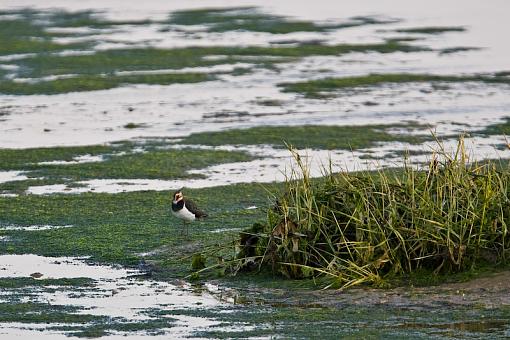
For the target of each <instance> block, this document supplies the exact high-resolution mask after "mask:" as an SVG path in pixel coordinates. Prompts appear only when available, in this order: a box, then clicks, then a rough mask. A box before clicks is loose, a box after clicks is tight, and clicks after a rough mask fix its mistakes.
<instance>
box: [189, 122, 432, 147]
mask: <svg viewBox="0 0 510 340" xmlns="http://www.w3.org/2000/svg"><path fill="white" fill-rule="evenodd" d="M393 127H409V126H408V125H397V126H395V125H392V126H384V125H365V126H318V125H305V126H260V127H253V128H248V129H233V130H226V131H221V132H203V133H195V134H192V135H190V136H188V137H186V138H184V140H183V141H182V143H184V144H204V145H224V144H233V145H238V144H240V145H243V144H244V145H257V144H259V145H264V144H270V145H273V146H274V147H277V148H284V147H285V143H288V144H290V145H293V146H294V147H296V148H314V149H323V150H335V149H344V150H357V149H362V148H368V147H371V146H374V145H375V144H376V143H379V142H396V141H399V142H408V143H421V142H423V141H426V140H428V139H429V137H424V136H410V135H393V134H390V133H388V132H386V131H385V129H388V128H393ZM415 127H418V126H415Z"/></svg>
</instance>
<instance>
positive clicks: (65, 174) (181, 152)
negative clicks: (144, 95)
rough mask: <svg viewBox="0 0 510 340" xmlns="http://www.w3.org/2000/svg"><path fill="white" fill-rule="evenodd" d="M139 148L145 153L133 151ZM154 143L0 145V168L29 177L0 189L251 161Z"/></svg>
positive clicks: (180, 173)
mask: <svg viewBox="0 0 510 340" xmlns="http://www.w3.org/2000/svg"><path fill="white" fill-rule="evenodd" d="M139 147H142V148H143V150H145V151H144V152H139V151H136V150H135V149H137V148H139ZM160 147H161V145H160V143H158V142H154V143H153V142H151V141H147V142H145V143H143V144H142V145H139V144H136V143H129V142H119V143H117V144H114V145H92V146H81V147H55V148H34V149H23V150H18V149H0V170H24V174H25V175H26V176H27V177H29V179H26V180H21V181H11V182H5V183H0V190H1V191H4V192H10V193H23V192H24V191H25V190H26V189H27V188H28V187H29V186H35V185H49V184H67V185H70V186H76V182H78V181H82V180H89V179H178V178H202V177H203V176H201V175H198V174H189V173H188V171H189V170H192V169H203V168H206V167H208V166H211V165H215V164H222V163H231V162H245V161H250V160H252V159H253V157H252V156H250V155H248V154H247V153H245V152H238V151H221V150H200V149H189V148H180V149H178V148H171V149H168V150H161V149H159V150H158V149H157V148H160ZM88 155H93V156H103V160H102V161H99V162H88V163H77V164H41V163H42V162H52V161H64V162H65V161H72V160H73V159H74V158H76V157H79V156H88Z"/></svg>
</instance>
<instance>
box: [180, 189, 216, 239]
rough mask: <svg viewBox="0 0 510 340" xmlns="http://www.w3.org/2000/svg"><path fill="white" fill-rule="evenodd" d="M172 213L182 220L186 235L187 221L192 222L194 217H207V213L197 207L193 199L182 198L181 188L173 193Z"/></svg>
mask: <svg viewBox="0 0 510 340" xmlns="http://www.w3.org/2000/svg"><path fill="white" fill-rule="evenodd" d="M172 215H174V216H175V217H177V218H180V219H181V220H182V222H183V227H184V229H185V230H186V235H188V224H187V222H193V221H194V220H196V219H199V218H203V217H207V214H206V213H205V212H203V211H202V210H200V209H198V207H197V205H196V204H195V203H193V201H191V200H189V199H187V198H184V195H183V194H182V189H180V190H177V191H176V192H175V193H174V199H173V201H172Z"/></svg>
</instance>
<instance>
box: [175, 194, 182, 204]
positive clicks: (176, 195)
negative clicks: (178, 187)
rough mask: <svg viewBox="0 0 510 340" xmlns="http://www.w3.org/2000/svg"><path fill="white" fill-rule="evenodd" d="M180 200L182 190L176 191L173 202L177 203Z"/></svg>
mask: <svg viewBox="0 0 510 340" xmlns="http://www.w3.org/2000/svg"><path fill="white" fill-rule="evenodd" d="M180 200H182V192H180V191H177V192H176V193H175V194H174V203H177V202H179V201H180Z"/></svg>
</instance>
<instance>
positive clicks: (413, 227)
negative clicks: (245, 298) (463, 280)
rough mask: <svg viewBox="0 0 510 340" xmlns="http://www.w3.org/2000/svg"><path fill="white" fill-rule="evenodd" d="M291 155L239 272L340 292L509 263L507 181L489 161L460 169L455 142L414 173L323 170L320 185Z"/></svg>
mask: <svg viewBox="0 0 510 340" xmlns="http://www.w3.org/2000/svg"><path fill="white" fill-rule="evenodd" d="M291 152H292V153H293V156H294V159H295V161H296V164H297V166H296V168H294V169H293V170H292V171H291V173H290V174H289V176H288V178H287V180H286V183H285V190H284V193H283V194H282V195H280V197H279V198H278V199H277V201H276V203H275V205H274V207H273V208H272V209H270V210H269V211H268V215H267V223H266V224H265V225H264V226H259V230H257V231H256V232H252V233H249V232H248V233H246V234H244V236H243V237H242V242H241V245H242V246H243V245H244V249H243V250H242V252H241V254H240V257H241V258H243V259H244V260H246V261H245V263H247V262H248V260H251V261H252V262H255V263H256V264H257V265H258V266H270V267H271V268H273V270H275V271H276V272H278V273H281V274H283V275H285V276H287V277H291V278H306V277H315V276H318V275H325V276H327V277H329V278H331V279H332V281H331V282H332V284H335V285H339V286H341V287H348V286H353V285H357V284H361V283H372V284H378V283H381V282H383V280H384V279H385V278H386V277H387V276H390V275H392V276H393V275H401V274H406V273H411V272H413V271H415V270H418V269H427V270H430V271H434V272H436V273H439V272H443V273H445V272H446V273H448V272H458V271H462V270H465V269H468V268H470V267H471V266H473V265H474V264H476V263H478V262H480V261H485V262H487V261H489V262H491V263H501V262H505V261H506V260H507V259H508V256H509V255H510V253H509V251H508V249H509V246H510V244H509V243H510V237H509V235H508V226H507V223H508V220H509V217H510V210H509V209H510V204H509V203H510V202H509V198H508V189H509V177H510V176H509V173H508V172H507V171H500V170H498V169H499V167H497V166H496V164H495V163H494V162H490V161H487V162H483V163H480V164H479V163H472V164H471V163H469V162H468V156H467V153H466V150H465V147H464V141H463V139H462V138H461V139H459V143H458V147H457V149H456V151H455V152H453V153H452V154H449V153H448V152H446V151H445V150H444V148H443V147H442V146H440V147H439V150H437V151H436V152H435V153H434V154H433V155H432V157H431V159H430V163H429V164H428V166H427V167H426V168H425V169H422V170H420V169H416V168H414V167H412V166H410V165H409V164H408V163H407V162H406V164H405V166H404V168H403V169H402V170H401V171H378V172H375V173H374V172H364V173H347V172H342V173H333V172H332V170H331V167H329V168H327V169H325V174H324V175H325V176H324V178H322V179H321V180H319V181H317V180H312V179H311V178H310V172H309V167H308V165H307V164H306V163H305V162H303V160H302V158H301V157H300V156H299V154H297V153H296V152H295V151H293V150H291ZM243 240H244V241H243ZM247 240H249V242H246V241H247ZM248 243H249V244H248ZM252 264H253V263H252Z"/></svg>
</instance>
